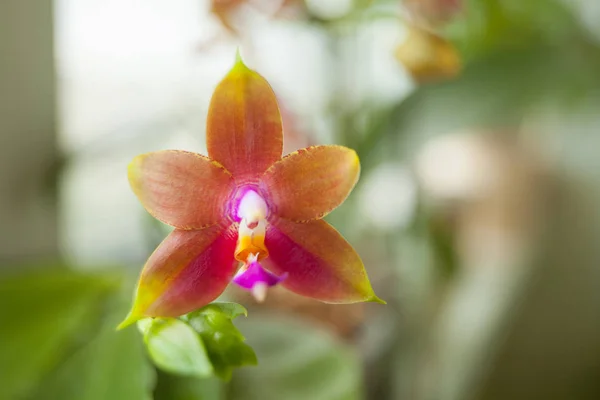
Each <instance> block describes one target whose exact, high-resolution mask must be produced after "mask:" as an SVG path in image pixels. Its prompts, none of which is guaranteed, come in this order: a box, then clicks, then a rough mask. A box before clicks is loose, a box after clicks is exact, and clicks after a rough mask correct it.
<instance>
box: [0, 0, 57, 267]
mask: <svg viewBox="0 0 600 400" xmlns="http://www.w3.org/2000/svg"><path fill="white" fill-rule="evenodd" d="M55 123H56V118H55V75H54V54H53V3H52V1H33V0H3V1H1V2H0V139H1V145H0V266H2V265H4V264H6V263H7V262H12V261H15V260H29V259H39V258H50V257H52V256H54V255H55V254H56V251H57V238H56V231H57V226H56V225H57V220H56V207H55V201H54V190H53V182H52V181H53V179H52V169H53V167H54V166H55V163H54V162H55V159H56V158H55V157H56V154H57V149H56V144H55V139H56V130H55Z"/></svg>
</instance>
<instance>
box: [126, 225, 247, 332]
mask: <svg viewBox="0 0 600 400" xmlns="http://www.w3.org/2000/svg"><path fill="white" fill-rule="evenodd" d="M236 240H237V224H233V225H231V226H229V227H227V228H223V227H222V226H218V225H216V226H212V227H210V228H206V229H202V230H194V231H184V230H179V229H176V230H174V231H173V232H171V234H170V235H169V236H167V238H166V239H165V240H164V241H163V242H162V243H161V244H160V246H159V247H158V248H157V249H156V250H155V251H154V253H152V255H151V256H150V258H149V259H148V262H147V263H146V265H145V266H144V269H143V270H142V274H141V277H140V280H139V283H138V287H137V292H136V297H135V301H134V305H133V309H132V311H131V312H130V313H129V315H128V316H127V318H126V319H125V321H123V323H121V325H120V326H119V328H124V327H126V326H127V325H129V324H131V323H133V322H135V321H137V320H138V319H141V318H145V317H177V316H179V315H183V314H186V313H188V312H191V311H193V310H196V309H198V308H200V307H203V306H205V305H206V304H208V303H210V302H211V301H213V300H214V299H216V298H217V297H218V296H219V295H220V294H221V293H222V292H223V290H224V289H225V287H226V286H227V284H228V283H229V282H230V280H231V279H232V277H233V275H234V273H235V271H236V269H237V265H238V263H237V261H235V260H234V258H233V251H234V249H235V243H236Z"/></svg>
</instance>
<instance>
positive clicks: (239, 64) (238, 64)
mask: <svg viewBox="0 0 600 400" xmlns="http://www.w3.org/2000/svg"><path fill="white" fill-rule="evenodd" d="M238 69H249V68H248V67H247V66H246V64H245V63H244V60H243V59H242V54H241V53H240V48H239V47H238V48H237V50H236V51H235V64H234V65H233V69H232V70H233V71H235V70H238Z"/></svg>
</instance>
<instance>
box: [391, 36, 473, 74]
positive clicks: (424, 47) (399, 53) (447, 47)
mask: <svg viewBox="0 0 600 400" xmlns="http://www.w3.org/2000/svg"><path fill="white" fill-rule="evenodd" d="M395 54H396V59H397V60H398V61H399V62H400V63H402V65H403V66H404V67H405V68H406V69H407V70H408V72H409V73H410V74H411V75H412V76H413V78H414V79H415V80H416V81H417V82H419V83H423V82H429V81H433V80H439V79H449V78H453V77H455V76H457V75H458V74H459V72H460V70H461V68H462V62H461V59H460V56H459V54H458V51H457V50H456V48H455V47H454V45H453V44H452V43H450V42H449V41H448V40H446V39H444V38H443V37H441V36H439V35H437V34H435V33H433V32H430V31H428V30H426V29H421V28H417V27H415V26H412V27H409V31H408V34H407V36H406V39H405V40H404V42H402V43H401V44H400V45H399V46H398V47H397V48H396V52H395Z"/></svg>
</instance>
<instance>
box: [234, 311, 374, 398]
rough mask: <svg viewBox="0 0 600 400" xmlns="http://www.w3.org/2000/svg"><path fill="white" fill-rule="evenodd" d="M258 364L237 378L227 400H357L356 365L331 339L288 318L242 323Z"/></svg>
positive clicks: (346, 349) (353, 355)
mask: <svg viewBox="0 0 600 400" xmlns="http://www.w3.org/2000/svg"><path fill="white" fill-rule="evenodd" d="M240 326H241V328H242V329H243V331H244V333H246V335H247V337H248V342H249V343H250V344H251V345H252V346H253V347H254V348H255V349H256V353H257V354H258V356H259V357H260V364H259V365H258V366H257V367H256V368H249V369H243V370H240V371H239V372H237V373H236V375H235V377H234V378H233V380H232V382H231V386H230V392H229V394H230V396H229V397H228V398H229V399H231V400H238V399H239V400H242V399H243V400H259V399H260V400H304V399H311V400H358V399H362V398H364V395H363V393H362V370H361V363H360V359H359V358H358V356H357V354H356V353H355V352H353V351H352V349H351V348H350V347H348V346H346V345H344V344H343V343H341V342H339V341H338V340H336V338H334V337H333V336H332V335H331V334H329V333H327V332H325V331H323V330H320V329H318V328H315V327H312V326H310V325H308V324H306V323H301V322H299V321H298V320H295V319H291V318H273V317H269V318H267V317H261V316H259V315H257V316H254V318H251V319H248V320H244V321H242V322H241V323H240Z"/></svg>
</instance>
